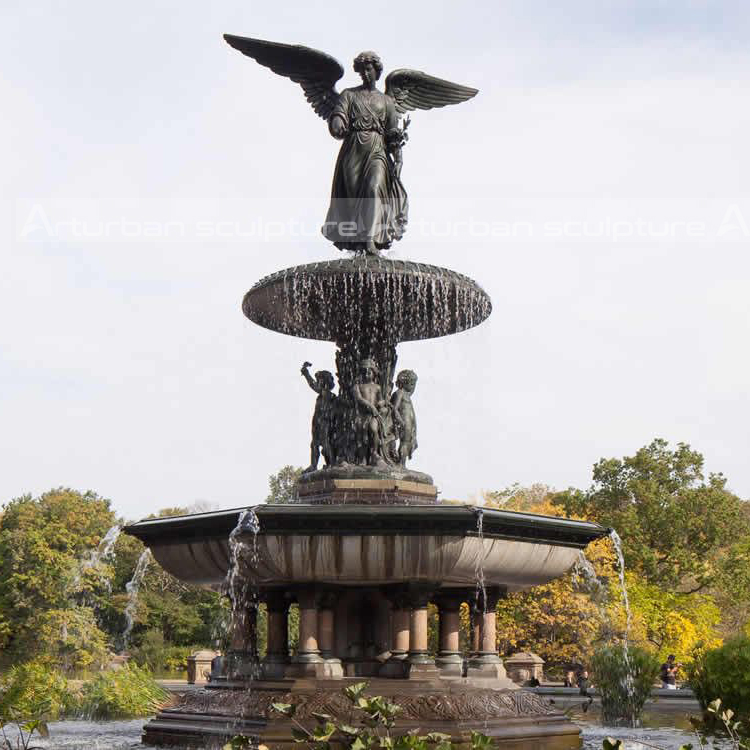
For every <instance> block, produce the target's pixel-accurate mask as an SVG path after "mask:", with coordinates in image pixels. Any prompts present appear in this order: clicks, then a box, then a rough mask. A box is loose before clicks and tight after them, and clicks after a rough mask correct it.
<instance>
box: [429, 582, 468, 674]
mask: <svg viewBox="0 0 750 750" xmlns="http://www.w3.org/2000/svg"><path fill="white" fill-rule="evenodd" d="M465 600H466V592H464V591H451V590H448V591H445V592H442V591H441V592H440V593H439V594H438V595H437V597H436V598H435V603H436V604H437V606H438V613H439V617H440V641H439V649H440V650H439V652H438V655H437V659H435V665H436V666H437V668H438V669H439V670H440V676H441V677H461V675H462V673H463V661H464V660H463V657H462V655H461V650H460V646H459V630H460V628H461V617H460V609H461V602H463V601H465Z"/></svg>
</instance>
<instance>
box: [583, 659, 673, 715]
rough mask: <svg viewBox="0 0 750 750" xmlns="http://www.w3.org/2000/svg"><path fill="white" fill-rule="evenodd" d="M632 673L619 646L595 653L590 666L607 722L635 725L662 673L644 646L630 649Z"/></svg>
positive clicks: (656, 661) (657, 663)
mask: <svg viewBox="0 0 750 750" xmlns="http://www.w3.org/2000/svg"><path fill="white" fill-rule="evenodd" d="M629 662H630V674H628V668H627V663H626V661H625V654H624V652H623V649H622V648H621V647H620V646H605V647H603V648H600V649H598V650H597V651H596V652H594V655H593V657H592V659H591V669H592V672H593V677H594V683H595V684H596V687H597V688H598V689H599V695H600V697H601V702H602V721H603V723H604V724H610V725H618V724H628V725H630V726H636V725H637V723H638V720H639V719H640V716H641V712H642V711H643V706H644V704H645V703H646V700H647V699H648V698H649V696H650V695H651V688H652V687H653V684H654V680H656V677H657V675H658V674H659V662H658V660H657V658H656V657H655V656H654V655H653V654H651V653H650V652H648V651H646V650H645V649H642V648H638V647H636V646H631V647H630V649H629Z"/></svg>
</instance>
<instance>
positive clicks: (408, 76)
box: [385, 68, 478, 114]
mask: <svg viewBox="0 0 750 750" xmlns="http://www.w3.org/2000/svg"><path fill="white" fill-rule="evenodd" d="M385 93H386V94H388V95H389V96H391V97H393V100H394V102H395V103H396V109H397V110H398V112H399V114H403V113H404V112H406V111H407V110H409V109H432V108H433V107H445V106H446V105H447V104H460V103H461V102H465V101H466V100H467V99H471V98H472V97H474V96H476V95H477V93H478V90H477V89H473V88H471V87H470V86H461V85H460V84H458V83H451V82H450V81H444V80H443V79H442V78H435V76H431V75H428V74H427V73H423V72H422V71H421V70H408V69H407V68H399V69H398V70H393V71H391V72H390V73H389V74H388V77H387V78H386V79H385Z"/></svg>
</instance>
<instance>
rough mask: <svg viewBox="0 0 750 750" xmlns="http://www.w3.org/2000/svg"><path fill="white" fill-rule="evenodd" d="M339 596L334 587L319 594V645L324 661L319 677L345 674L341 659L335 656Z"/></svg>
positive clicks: (337, 676) (334, 676)
mask: <svg viewBox="0 0 750 750" xmlns="http://www.w3.org/2000/svg"><path fill="white" fill-rule="evenodd" d="M337 599H338V596H337V595H336V592H335V591H334V590H333V589H325V590H323V591H321V592H320V593H319V594H318V601H317V604H318V646H319V647H320V656H321V657H322V659H323V661H324V666H323V668H322V670H318V676H319V677H329V678H336V679H340V678H341V677H343V676H344V671H343V669H342V667H341V659H338V658H336V657H335V656H334V652H333V649H334V623H335V616H334V609H335V607H336V600H337Z"/></svg>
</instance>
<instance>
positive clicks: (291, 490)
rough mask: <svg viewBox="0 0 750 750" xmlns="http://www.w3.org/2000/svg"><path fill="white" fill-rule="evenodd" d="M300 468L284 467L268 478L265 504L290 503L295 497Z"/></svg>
mask: <svg viewBox="0 0 750 750" xmlns="http://www.w3.org/2000/svg"><path fill="white" fill-rule="evenodd" d="M302 471H303V470H302V467H300V466H291V465H288V466H284V467H282V468H281V469H279V471H277V472H276V473H275V474H271V476H270V477H268V497H267V498H266V502H267V503H277V504H278V503H281V504H286V503H291V502H294V499H295V498H296V497H297V482H298V481H299V478H300V476H301V475H302Z"/></svg>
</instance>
